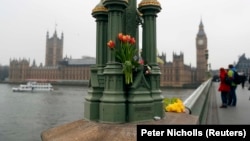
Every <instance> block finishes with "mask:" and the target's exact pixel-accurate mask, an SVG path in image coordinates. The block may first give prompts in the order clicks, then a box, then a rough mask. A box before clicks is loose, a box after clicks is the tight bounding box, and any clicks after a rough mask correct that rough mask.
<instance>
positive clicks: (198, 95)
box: [184, 79, 212, 124]
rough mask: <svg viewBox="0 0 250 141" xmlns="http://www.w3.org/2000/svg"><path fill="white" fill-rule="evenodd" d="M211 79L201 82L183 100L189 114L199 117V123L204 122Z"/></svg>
mask: <svg viewBox="0 0 250 141" xmlns="http://www.w3.org/2000/svg"><path fill="white" fill-rule="evenodd" d="M211 86H212V79H208V80H207V81H205V82H203V83H202V84H201V85H200V86H199V87H198V88H197V89H196V90H195V91H194V92H193V93H192V94H191V95H190V96H189V97H188V98H187V99H186V100H185V101H184V105H185V107H186V109H188V110H189V114H191V115H196V116H198V117H199V124H206V119H207V114H208V108H209V95H210V88H211Z"/></svg>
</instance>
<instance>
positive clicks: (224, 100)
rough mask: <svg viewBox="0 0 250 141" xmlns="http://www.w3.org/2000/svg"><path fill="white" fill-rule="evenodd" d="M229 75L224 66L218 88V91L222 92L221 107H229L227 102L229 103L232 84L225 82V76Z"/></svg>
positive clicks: (221, 69)
mask: <svg viewBox="0 0 250 141" xmlns="http://www.w3.org/2000/svg"><path fill="white" fill-rule="evenodd" d="M226 75H227V70H226V69H224V68H223V67H222V68H220V75H219V77H220V85H219V88H218V91H220V92H221V101H222V105H221V106H220V108H227V103H228V95H229V92H230V85H228V84H226V83H225V77H226Z"/></svg>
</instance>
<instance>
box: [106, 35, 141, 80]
mask: <svg viewBox="0 0 250 141" xmlns="http://www.w3.org/2000/svg"><path fill="white" fill-rule="evenodd" d="M118 39H119V41H120V48H115V42H114V41H112V40H110V41H109V42H108V43H107V45H108V47H109V48H110V49H112V50H114V51H115V57H116V60H117V61H119V62H120V63H121V64H122V71H123V73H124V75H125V83H126V84H131V83H133V70H134V69H135V68H137V67H138V66H139V63H138V61H137V60H136V59H135V58H136V56H137V53H138V51H137V49H136V47H135V46H134V45H135V38H134V37H131V36H130V35H124V34H122V33H119V34H118Z"/></svg>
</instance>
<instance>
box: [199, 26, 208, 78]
mask: <svg viewBox="0 0 250 141" xmlns="http://www.w3.org/2000/svg"><path fill="white" fill-rule="evenodd" d="M196 59H197V60H196V63H197V64H196V67H197V73H196V79H197V81H198V82H203V81H205V80H206V76H207V75H206V74H207V70H208V69H207V64H208V63H207V60H208V50H207V36H206V34H205V31H204V26H203V23H202V21H201V22H200V25H199V31H198V33H197V36H196Z"/></svg>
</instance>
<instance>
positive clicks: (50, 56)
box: [45, 30, 63, 66]
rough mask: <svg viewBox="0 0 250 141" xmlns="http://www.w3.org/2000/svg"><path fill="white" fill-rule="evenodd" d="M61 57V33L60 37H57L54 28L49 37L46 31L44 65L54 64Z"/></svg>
mask: <svg viewBox="0 0 250 141" xmlns="http://www.w3.org/2000/svg"><path fill="white" fill-rule="evenodd" d="M62 57H63V33H62V35H61V39H59V38H58V37H57V32H56V30H55V32H54V35H53V36H52V37H51V38H49V32H47V38H46V56H45V66H56V65H57V63H58V61H60V60H62Z"/></svg>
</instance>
